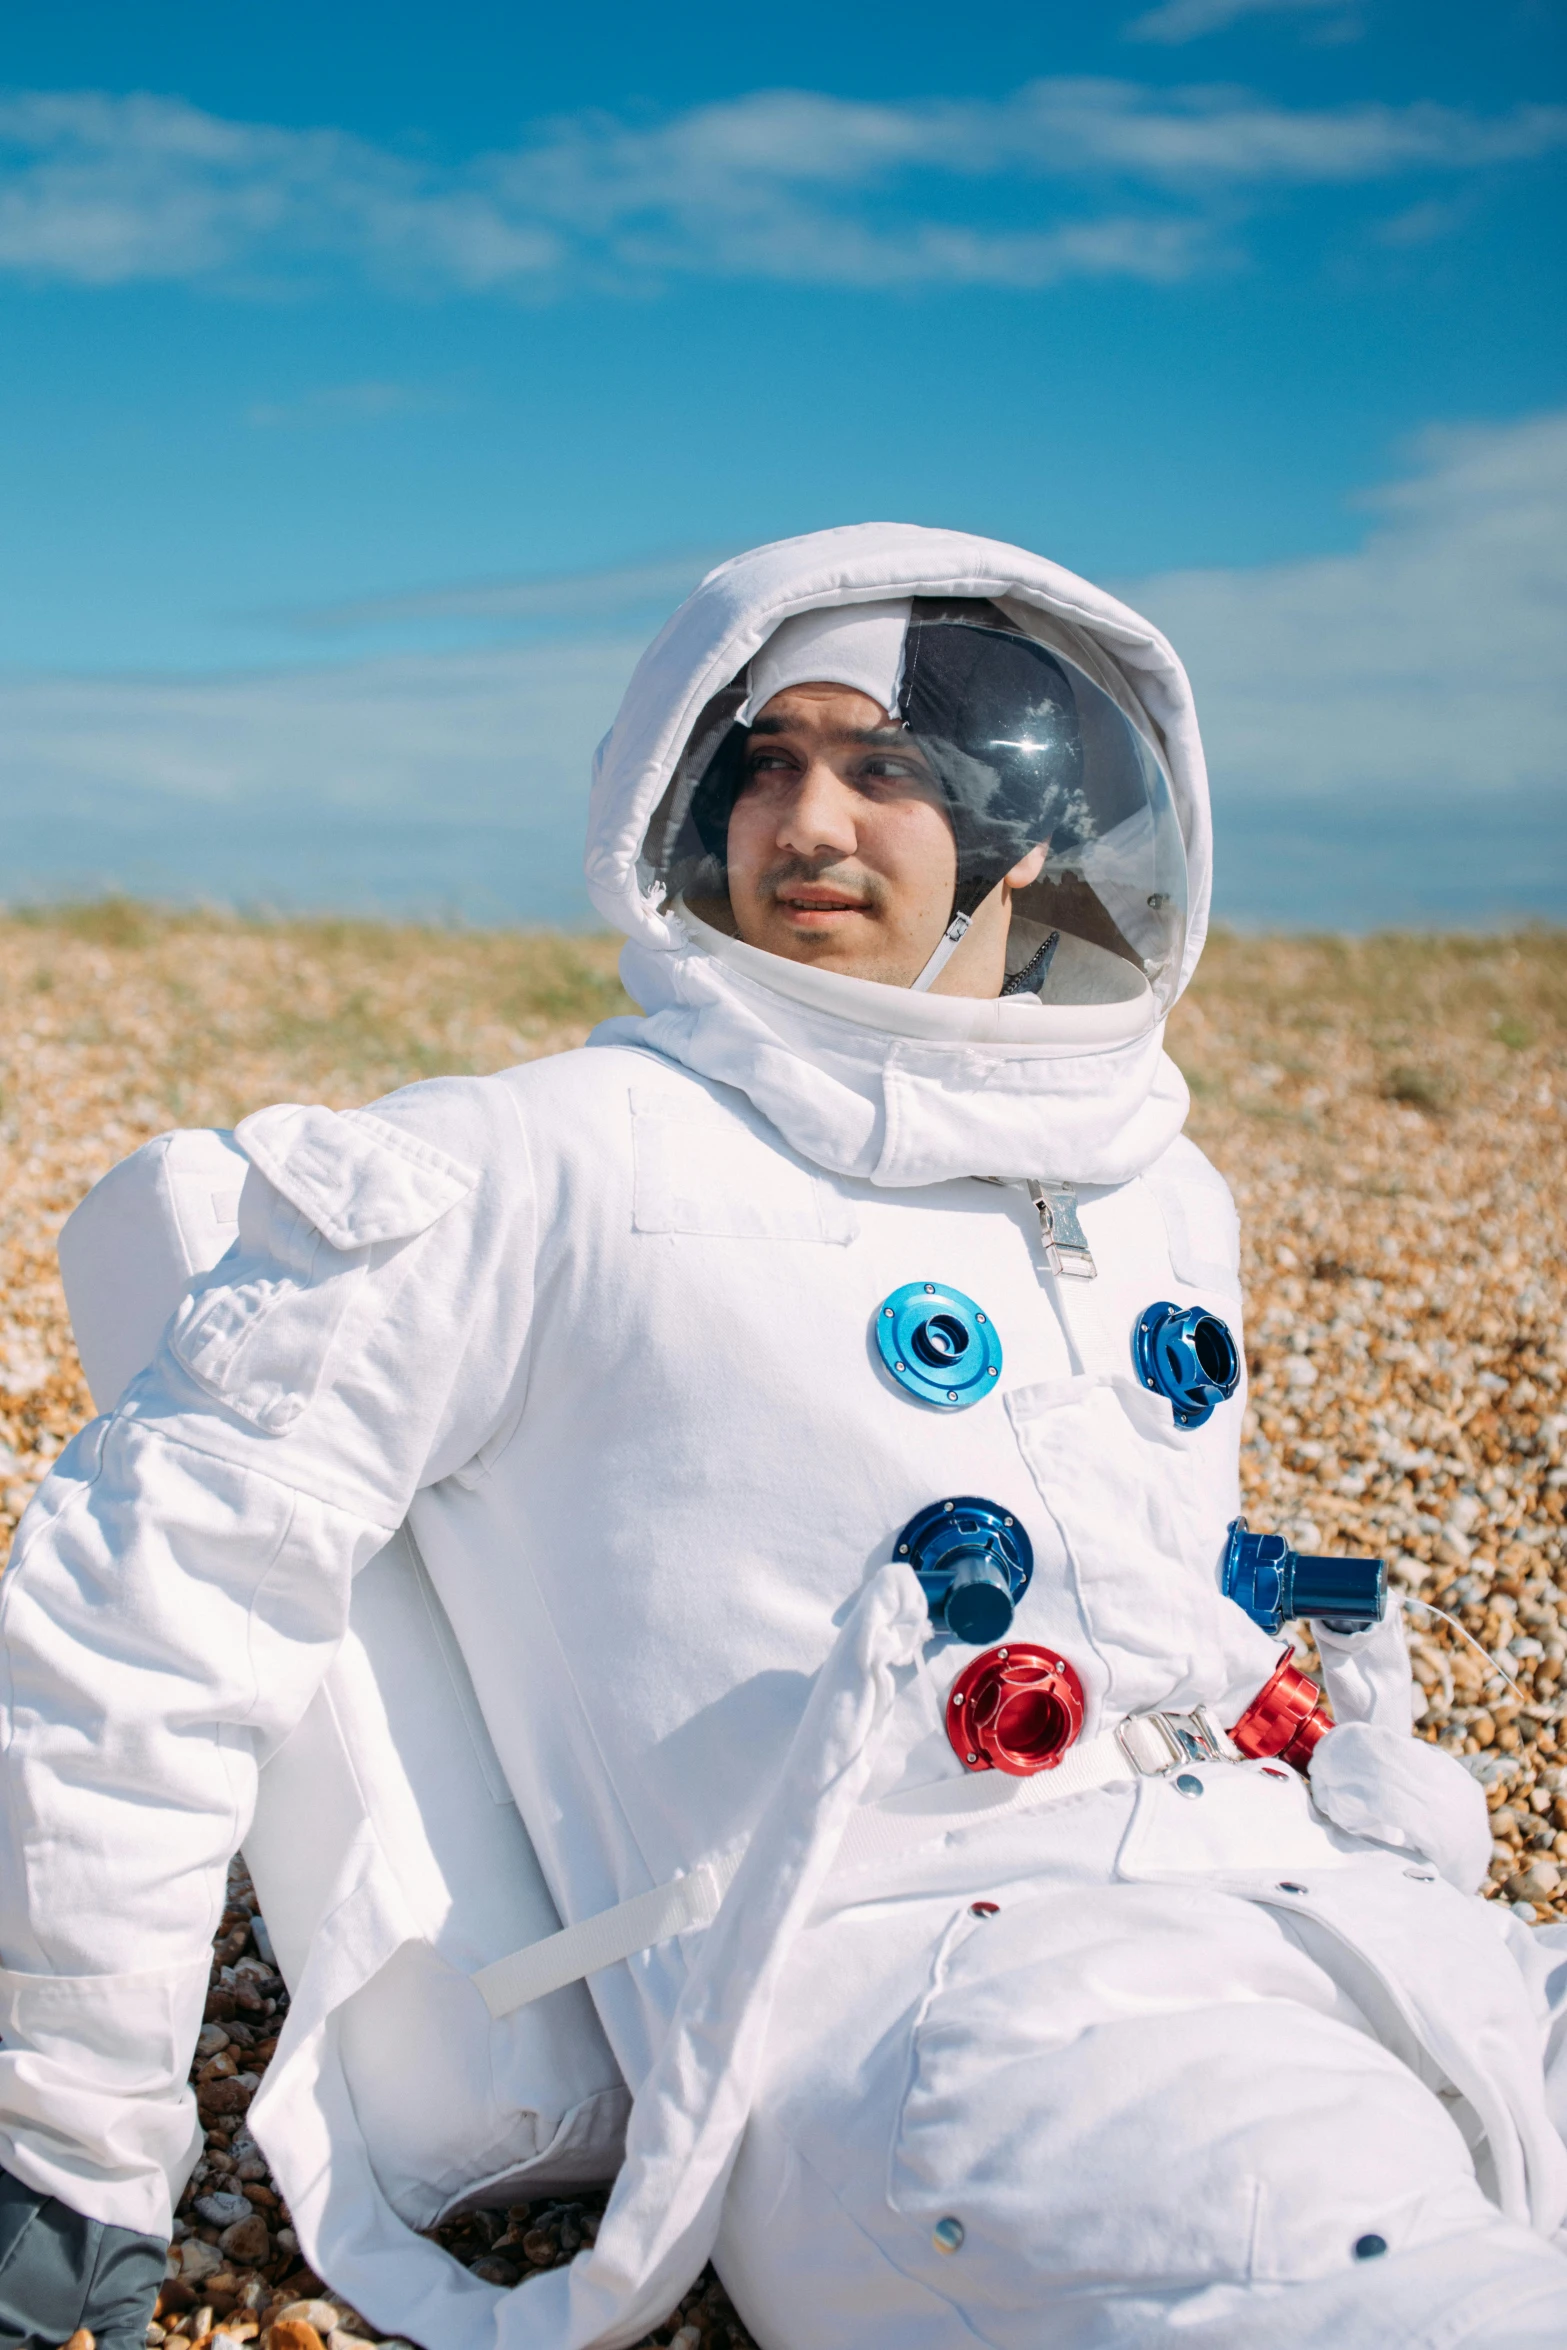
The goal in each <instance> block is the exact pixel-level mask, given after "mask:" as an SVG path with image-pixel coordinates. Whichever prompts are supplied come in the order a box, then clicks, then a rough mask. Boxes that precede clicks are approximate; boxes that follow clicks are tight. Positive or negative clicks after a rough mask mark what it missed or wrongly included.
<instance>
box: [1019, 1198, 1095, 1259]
mask: <svg viewBox="0 0 1567 2350" xmlns="http://www.w3.org/2000/svg"><path fill="white" fill-rule="evenodd" d="M1028 1196H1029V1198H1030V1199H1031V1200H1032V1201H1033V1203H1034V1208H1035V1211H1036V1213H1037V1215H1038V1217H1039V1246H1040V1252H1041V1254H1042V1255H1043V1257H1044V1260H1045V1270H1046V1272H1047V1273H1056V1274H1061V1275H1064V1276H1065V1277H1066V1279H1068V1280H1070V1281H1093V1280H1096V1279H1097V1278H1098V1274H1099V1267H1098V1266H1097V1265H1096V1264H1095V1263H1094V1256H1093V1251H1092V1249H1091V1248H1090V1247H1089V1245H1088V1235H1087V1233H1086V1232H1085V1231H1084V1230H1083V1227H1082V1225H1081V1224H1080V1223H1079V1222H1078V1220H1077V1187H1076V1185H1075V1184H1072V1183H1036V1182H1035V1181H1034V1179H1033V1178H1032V1177H1030V1178H1029V1182H1028Z"/></svg>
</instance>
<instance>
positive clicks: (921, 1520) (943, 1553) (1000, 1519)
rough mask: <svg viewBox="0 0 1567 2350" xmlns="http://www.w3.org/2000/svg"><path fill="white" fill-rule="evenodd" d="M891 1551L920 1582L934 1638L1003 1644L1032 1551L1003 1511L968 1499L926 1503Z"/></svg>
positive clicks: (1027, 1580) (1028, 1576)
mask: <svg viewBox="0 0 1567 2350" xmlns="http://www.w3.org/2000/svg"><path fill="white" fill-rule="evenodd" d="M897 1551H898V1556H899V1558H900V1559H907V1560H908V1562H909V1565H910V1566H911V1567H912V1568H913V1569H914V1572H915V1574H916V1575H918V1577H919V1579H920V1583H921V1586H922V1588H923V1590H924V1593H925V1597H926V1599H927V1600H928V1601H929V1603H930V1620H931V1623H932V1625H933V1626H934V1628H935V1629H936V1631H938V1632H950V1633H951V1635H952V1637H953V1639H954V1640H963V1641H967V1642H968V1643H969V1645H970V1646H972V1647H974V1648H984V1647H988V1646H989V1645H991V1644H992V1643H993V1642H995V1641H997V1640H1005V1638H1006V1636H1007V1634H1008V1632H1009V1631H1010V1630H1011V1628H1012V1617H1013V1613H1014V1611H1015V1609H1016V1607H1017V1603H1018V1601H1019V1600H1020V1599H1021V1598H1022V1596H1023V1594H1024V1592H1025V1591H1026V1590H1027V1589H1028V1586H1029V1584H1030V1582H1031V1581H1032V1579H1033V1573H1034V1546H1033V1544H1032V1543H1031V1542H1030V1541H1029V1539H1028V1536H1027V1534H1026V1533H1025V1532H1024V1530H1023V1527H1022V1524H1021V1522H1020V1521H1019V1520H1018V1519H1017V1518H1015V1517H1013V1515H1012V1514H1011V1512H1010V1511H1009V1510H1004V1509H1002V1508H1001V1507H1000V1505H999V1504H998V1503H996V1502H993V1501H981V1500H980V1499H979V1498H978V1497H977V1496H976V1495H973V1494H959V1495H957V1496H956V1497H955V1498H954V1499H953V1500H951V1501H933V1502H932V1503H931V1504H930V1505H929V1507H928V1508H926V1509H922V1510H921V1511H920V1513H919V1515H918V1516H917V1517H914V1518H910V1520H909V1522H908V1524H907V1525H906V1526H905V1527H904V1529H903V1532H902V1533H901V1534H900V1535H899V1536H898V1543H897Z"/></svg>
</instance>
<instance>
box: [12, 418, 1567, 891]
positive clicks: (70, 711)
mask: <svg viewBox="0 0 1567 2350" xmlns="http://www.w3.org/2000/svg"><path fill="white" fill-rule="evenodd" d="M1411 454H1412V459H1413V463H1412V467H1411V470H1410V471H1409V473H1408V475H1407V477H1406V478H1405V479H1402V480H1400V481H1398V482H1396V483H1394V484H1392V485H1391V486H1388V487H1385V488H1383V489H1380V490H1379V491H1377V492H1376V493H1375V495H1374V497H1373V498H1372V499H1371V500H1369V501H1368V510H1369V512H1370V514H1371V516H1372V522H1371V526H1370V528H1369V530H1368V533H1367V536H1366V538H1365V540H1364V543H1363V544H1362V545H1361V546H1360V547H1358V548H1357V549H1355V550H1354V551H1353V552H1351V553H1348V554H1343V555H1335V556H1328V557H1317V558H1313V559H1311V560H1309V561H1303V562H1296V563H1283V564H1273V565H1268V566H1264V567H1261V568H1257V569H1250V570H1207V571H1185V572H1168V573H1164V574H1162V575H1160V576H1159V577H1157V578H1152V579H1145V580H1142V581H1138V582H1133V583H1131V584H1130V585H1129V586H1127V587H1126V589H1125V593H1126V594H1127V595H1128V597H1129V599H1130V600H1131V601H1132V602H1133V603H1134V604H1137V605H1138V606H1140V608H1141V609H1143V610H1145V611H1147V612H1149V613H1151V614H1152V616H1153V617H1154V618H1155V619H1157V620H1158V621H1159V622H1160V624H1161V625H1162V626H1163V627H1164V628H1166V629H1167V630H1168V632H1169V633H1170V635H1171V637H1172V639H1173V641H1174V642H1175V644H1176V646H1177V648H1178V649H1179V651H1180V652H1181V653H1182V655H1183V656H1184V658H1185V659H1186V661H1187V663H1188V665H1189V667H1190V669H1191V672H1192V677H1193V682H1194V684H1195V686H1196V689H1197V697H1198V707H1199V709H1200V711H1201V713H1202V717H1203V726H1204V733H1205V737H1206V740H1207V743H1208V749H1209V758H1210V763H1211V766H1212V770H1213V777H1214V794H1215V803H1216V808H1217V811H1218V816H1219V849H1220V860H1219V865H1220V882H1221V904H1222V905H1223V906H1224V907H1225V908H1226V909H1227V910H1228V911H1230V912H1231V913H1239V914H1245V913H1248V912H1249V913H1252V914H1265V915H1267V916H1269V917H1270V918H1273V919H1290V920H1317V921H1322V922H1325V923H1327V924H1330V925H1336V924H1340V923H1352V922H1355V921H1370V920H1376V919H1387V918H1391V917H1393V916H1399V915H1409V914H1415V915H1422V914H1423V915H1426V916H1431V915H1433V914H1435V915H1444V916H1447V917H1450V918H1454V919H1463V918H1468V919H1474V918H1477V917H1478V916H1480V915H1483V914H1486V913H1489V912H1492V911H1504V912H1506V911H1512V912H1514V913H1517V912H1528V911H1539V912H1551V913H1554V914H1555V915H1556V916H1557V917H1558V918H1560V917H1561V916H1562V915H1563V914H1567V883H1564V880H1563V874H1564V872H1567V862H1564V858H1563V848H1564V842H1563V837H1562V835H1563V822H1564V810H1567V792H1564V789H1563V783H1564V777H1563V765H1564V759H1563V748H1562V746H1563V744H1564V742H1567V685H1564V682H1563V673H1562V665H1561V659H1560V649H1561V644H1562V642H1563V637H1564V633H1567V632H1564V623H1567V412H1562V413H1559V414H1554V415H1545V416H1539V417H1534V418H1530V419H1525V420H1523V421H1521V422H1515V423H1511V424H1505V425H1484V426H1468V427H1464V428H1462V429H1458V430H1453V429H1444V430H1433V431H1429V432H1427V433H1426V434H1424V435H1423V436H1422V437H1421V439H1420V440H1419V441H1418V442H1417V443H1416V444H1415V447H1414V449H1413V451H1412V453H1411ZM698 568H699V563H698V560H697V559H696V558H694V557H693V558H688V559H684V560H679V561H671V562H669V563H667V564H664V565H656V564H646V565H640V566H636V567H632V568H629V569H626V570H620V571H613V572H606V573H602V574H598V575H590V576H588V577H586V578H578V579H575V580H564V581H524V582H510V583H508V582H496V583H491V584H490V585H488V586H485V585H480V586H477V587H475V586H468V587H459V588H456V589H453V590H451V591H449V592H448V593H446V594H445V595H442V594H440V593H435V592H432V593H431V594H429V595H427V596H425V597H422V598H388V599H384V600H383V601H381V602H380V603H379V604H367V605H361V606H359V607H343V608H341V609H340V611H339V614H338V618H339V619H341V620H342V621H343V623H344V624H345V625H350V624H351V625H355V626H359V625H363V626H371V625H378V624H380V623H381V622H384V621H385V620H387V619H388V618H392V617H401V618H404V619H419V618H435V619H441V618H448V617H452V616H467V617H470V618H480V619H494V618H497V617H510V618H511V619H512V620H514V621H516V622H520V623H523V624H527V623H530V622H532V621H535V620H537V619H538V618H540V617H543V616H548V617H550V618H552V619H553V620H555V621H557V622H560V623H564V622H567V621H571V622H573V623H574V628H566V627H562V628H560V629H559V630H558V632H557V633H556V634H555V635H554V636H552V637H551V638H550V639H549V641H547V642H543V643H540V642H530V643H527V644H519V645H509V646H503V647H500V648H497V649H493V650H490V651H485V652H478V653H475V652H467V653H453V654H445V655H431V654H421V655H418V656H411V655H410V656H401V657H397V658H389V659H383V660H375V661H358V662H353V663H342V664H334V665H330V666H323V667H318V668H312V669H304V670H285V671H279V672H275V673H270V674H256V675H247V676H229V677H216V678H156V677H154V678H145V679H135V678H118V677H116V678H90V677H89V678H74V677H62V676H32V677H27V676H19V675H14V674H13V675H11V676H9V677H6V676H4V675H0V835H3V837H4V838H5V840H6V843H7V882H6V886H7V891H8V893H9V894H12V895H25V894H27V893H28V892H29V891H37V890H49V891H58V890H77V891H81V890H86V889H91V888H95V887H100V886H110V885H116V884H117V885H119V886H126V885H129V886H132V887H136V888H141V889H152V890H160V891H168V892H170V893H172V894H185V895H189V894H191V893H193V892H194V893H197V894H201V893H205V894H208V895H211V896H215V897H219V898H223V899H228V900H230V901H232V900H246V899H255V898H268V899H272V900H277V901H282V902H285V903H294V904H323V903H333V904H339V905H350V906H365V905H371V904H380V905H383V906H388V907H408V906H414V907H425V908H428V907H431V906H439V905H443V904H446V905H452V906H455V907H459V908H462V909H464V910H466V911H468V912H469V913H473V914H480V915H490V916H496V915H513V916H515V915H518V914H523V915H527V916H529V917H532V918H535V919H543V918H551V917H560V916H566V917H571V916H574V915H576V914H578V913H580V912H581V911H582V910H583V906H584V901H583V898H582V895H581V886H580V855H581V837H582V822H583V816H584V812H585V808H586V801H587V777H588V768H589V761H590V758H591V754H592V748H593V745H594V743H595V742H596V741H597V739H598V737H599V735H600V734H601V733H602V732H603V730H604V728H605V727H606V726H607V725H608V723H609V721H610V719H611V717H612V716H613V714H614V709H615V705H616V703H617V701H618V699H619V695H620V692H621V689H622V687H623V685H624V682H625V680H626V678H627V677H628V676H629V674H630V671H631V668H632V665H633V663H634V661H635V659H636V657H637V654H638V653H639V651H640V650H641V647H642V645H643V644H644V643H645V642H646V640H647V638H648V636H650V635H651V633H652V626H653V620H652V617H645V618H643V619H642V620H641V621H640V622H639V624H638V626H637V627H636V629H635V630H634V631H633V630H632V628H631V627H630V626H629V625H626V624H624V623H622V624H621V625H618V626H616V625H609V623H612V622H613V621H614V619H615V616H616V615H618V614H625V613H627V612H628V611H630V610H631V609H632V608H634V607H642V606H644V605H645V606H648V607H656V606H658V605H660V604H663V605H667V604H669V603H672V602H673V601H674V600H675V599H676V598H677V597H678V596H679V595H680V594H681V593H682V592H683V591H684V589H685V588H686V586H687V585H688V584H689V582H690V578H691V576H692V575H693V574H694V572H695V571H696V570H697V569H698Z"/></svg>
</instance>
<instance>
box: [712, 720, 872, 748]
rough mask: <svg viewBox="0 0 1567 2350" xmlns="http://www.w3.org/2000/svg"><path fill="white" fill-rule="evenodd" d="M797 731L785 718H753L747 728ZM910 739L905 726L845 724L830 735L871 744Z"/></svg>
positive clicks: (843, 740) (757, 731)
mask: <svg viewBox="0 0 1567 2350" xmlns="http://www.w3.org/2000/svg"><path fill="white" fill-rule="evenodd" d="M799 731H800V730H799V727H798V726H797V725H796V724H794V723H793V722H791V720H789V719H787V718H753V719H752V721H751V724H750V728H749V732H750V733H752V734H767V735H778V734H795V733H798V732H799ZM911 739H912V738H911V736H910V734H909V730H908V728H907V727H906V726H845V727H840V728H838V729H837V730H836V731H835V732H834V734H833V737H832V740H833V741H834V742H840V743H869V744H872V745H873V746H875V745H882V744H887V743H903V744H905V745H906V744H907V743H908V742H909V741H910V740H911Z"/></svg>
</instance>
